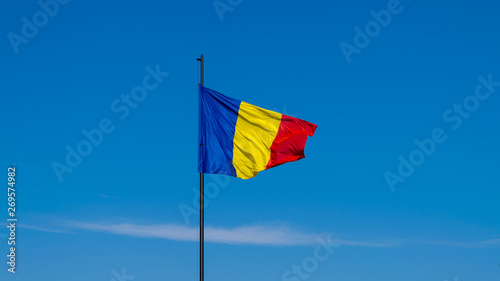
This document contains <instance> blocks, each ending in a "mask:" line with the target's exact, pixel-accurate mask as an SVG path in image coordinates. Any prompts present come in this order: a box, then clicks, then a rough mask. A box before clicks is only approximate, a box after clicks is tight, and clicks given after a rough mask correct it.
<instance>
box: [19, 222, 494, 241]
mask: <svg viewBox="0 0 500 281" xmlns="http://www.w3.org/2000/svg"><path fill="white" fill-rule="evenodd" d="M52 221H53V222H54V221H57V226H53V227H47V226H44V227H37V226H33V225H23V227H24V228H30V229H34V230H39V231H47V232H60V233H68V232H75V231H77V230H85V231H96V232H103V233H110V234H116V235H124V236H132V237H141V238H160V239H169V240H176V241H194V242H197V241H198V239H199V238H198V235H199V229H198V227H189V226H185V225H180V224H137V223H105V222H102V223H88V222H81V221H71V220H60V219H59V220H58V219H56V220H52ZM325 235H326V234H325V233H305V232H301V231H298V230H296V229H293V228H290V227H288V226H286V225H277V224H272V225H251V226H240V227H233V228H222V227H211V226H206V227H205V241H206V242H212V243H221V244H239V245H262V246H300V245H314V244H316V243H317V239H318V238H319V237H324V236H325ZM331 237H332V238H331V241H332V243H336V244H339V245H341V246H355V247H411V246H418V245H438V246H445V247H458V248H496V247H500V238H492V239H486V240H476V241H461V242H460V241H451V240H414V239H388V240H384V241H383V242H373V241H360V240H346V239H335V238H333V237H335V235H331Z"/></svg>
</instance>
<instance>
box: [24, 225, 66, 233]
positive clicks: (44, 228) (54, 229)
mask: <svg viewBox="0 0 500 281" xmlns="http://www.w3.org/2000/svg"><path fill="white" fill-rule="evenodd" d="M19 227H20V228H25V229H33V230H38V231H44V232H54V233H71V232H70V231H66V230H60V229H56V228H47V227H40V226H34V225H31V224H25V223H22V224H19Z"/></svg>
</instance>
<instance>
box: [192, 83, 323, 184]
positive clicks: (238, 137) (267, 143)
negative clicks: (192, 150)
mask: <svg viewBox="0 0 500 281" xmlns="http://www.w3.org/2000/svg"><path fill="white" fill-rule="evenodd" d="M198 87H199V92H200V106H199V108H200V119H199V135H198V137H199V151H198V152H199V153H198V172H199V173H206V174H223V175H228V176H233V177H238V178H242V179H249V178H252V177H254V176H256V175H257V174H258V173H259V172H260V171H263V170H266V169H269V168H272V167H276V166H278V165H281V164H284V163H287V162H292V161H297V160H299V159H302V158H304V157H305V156H304V147H305V145H306V141H307V136H313V135H314V132H315V130H316V127H317V126H316V125H314V124H312V123H309V122H307V121H304V120H301V119H298V118H294V117H291V116H287V115H284V114H281V113H277V112H274V111H270V110H266V109H263V108H260V107H257V106H255V105H251V104H248V103H246V102H243V101H239V100H236V99H233V98H230V97H227V96H224V95H223V94H221V93H218V92H216V91H214V90H211V89H208V88H205V87H203V86H201V85H199V86H198Z"/></svg>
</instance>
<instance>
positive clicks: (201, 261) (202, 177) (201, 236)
mask: <svg viewBox="0 0 500 281" xmlns="http://www.w3.org/2000/svg"><path fill="white" fill-rule="evenodd" d="M197 60H198V61H199V62H200V70H201V71H200V72H201V73H200V84H201V86H203V62H204V61H203V54H201V56H200V58H199V59H197ZM204 189H205V179H204V174H203V173H200V281H203V279H204V264H203V260H204V252H203V251H204V244H205V234H204V228H205V225H204V220H205V218H204V206H203V197H205V196H204Z"/></svg>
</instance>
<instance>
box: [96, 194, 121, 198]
mask: <svg viewBox="0 0 500 281" xmlns="http://www.w3.org/2000/svg"><path fill="white" fill-rule="evenodd" d="M100 196H101V197H103V198H112V199H121V198H120V197H118V196H111V195H106V194H102V193H101V195H100Z"/></svg>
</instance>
